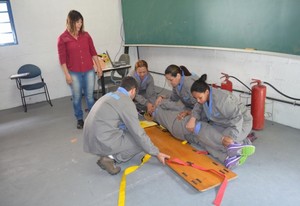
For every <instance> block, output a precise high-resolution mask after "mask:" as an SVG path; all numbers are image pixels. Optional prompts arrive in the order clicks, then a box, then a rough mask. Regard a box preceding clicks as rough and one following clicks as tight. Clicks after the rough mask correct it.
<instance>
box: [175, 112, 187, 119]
mask: <svg viewBox="0 0 300 206" xmlns="http://www.w3.org/2000/svg"><path fill="white" fill-rule="evenodd" d="M189 114H190V112H189V111H182V112H180V113H179V114H178V115H177V119H178V120H182V119H183V118H185V117H186V116H187V115H189Z"/></svg>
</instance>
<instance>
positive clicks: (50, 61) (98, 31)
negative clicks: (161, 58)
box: [0, 0, 122, 110]
mask: <svg viewBox="0 0 300 206" xmlns="http://www.w3.org/2000/svg"><path fill="white" fill-rule="evenodd" d="M120 5H121V1H120V0H97V1H94V0H85V1H81V0H63V1H59V0H52V1H46V0H26V1H11V6H12V10H13V17H14V23H15V28H16V31H17V37H18V42H19V43H18V45H15V46H5V47H0V62H1V63H0V71H1V75H0V99H1V103H0V110H2V109H7V108H12V107H16V106H20V105H21V99H20V96H19V91H18V90H17V88H16V84H15V81H12V80H10V79H9V77H10V75H12V74H15V73H16V72H17V70H18V68H19V67H20V66H22V65H23V64H28V63H31V64H36V65H38V66H39V67H40V68H41V69H42V73H43V76H44V79H45V81H46V83H47V85H48V89H49V92H50V96H51V98H52V99H55V98H59V97H64V96H69V95H70V89H69V87H68V86H67V84H66V83H65V79H64V75H63V72H62V70H61V67H60V65H59V61H58V55H57V46H56V45H57V38H58V36H59V35H60V34H61V33H62V32H63V31H64V30H65V28H66V27H65V25H66V17H67V14H68V12H69V11H70V10H72V9H75V10H78V11H79V12H80V13H81V14H82V15H83V17H84V23H85V30H86V31H88V32H89V33H90V35H91V36H92V38H93V40H94V44H95V47H96V50H97V52H98V53H100V52H103V51H105V50H106V49H107V50H109V51H110V53H111V55H112V56H115V55H117V52H118V50H119V48H120V46H121V44H122V42H121V41H122V39H121V35H120V29H121V21H122V16H121V6H120ZM43 99H44V97H43V96H42V95H38V96H32V97H31V99H30V100H29V103H31V102H36V101H41V100H43Z"/></svg>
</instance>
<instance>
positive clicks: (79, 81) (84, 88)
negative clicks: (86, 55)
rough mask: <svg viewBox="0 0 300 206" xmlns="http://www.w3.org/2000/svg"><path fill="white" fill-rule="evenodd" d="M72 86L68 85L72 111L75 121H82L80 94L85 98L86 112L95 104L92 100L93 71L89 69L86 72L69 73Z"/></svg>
mask: <svg viewBox="0 0 300 206" xmlns="http://www.w3.org/2000/svg"><path fill="white" fill-rule="evenodd" d="M69 73H70V75H71V77H72V80H73V82H72V84H70V87H71V91H72V100H73V109H74V113H75V117H76V119H77V120H80V119H83V112H82V108H81V100H82V93H83V95H84V97H85V100H86V104H87V107H88V110H89V111H90V110H91V108H92V106H93V105H94V103H95V100H94V95H93V93H94V84H95V70H94V69H91V70H90V71H87V72H71V71H69Z"/></svg>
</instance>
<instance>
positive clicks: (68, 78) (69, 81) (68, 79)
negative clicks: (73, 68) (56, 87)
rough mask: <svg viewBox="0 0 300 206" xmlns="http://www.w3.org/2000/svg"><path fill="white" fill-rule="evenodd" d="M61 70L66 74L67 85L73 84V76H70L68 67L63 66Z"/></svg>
mask: <svg viewBox="0 0 300 206" xmlns="http://www.w3.org/2000/svg"><path fill="white" fill-rule="evenodd" d="M61 68H62V70H63V72H64V74H65V78H66V82H67V84H72V82H73V80H72V77H71V75H70V73H69V70H68V68H67V65H66V64H62V65H61Z"/></svg>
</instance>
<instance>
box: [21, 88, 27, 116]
mask: <svg viewBox="0 0 300 206" xmlns="http://www.w3.org/2000/svg"><path fill="white" fill-rule="evenodd" d="M20 95H21V100H22V105H23V108H24V112H27V105H26V100H25V94H24V90H23V89H20Z"/></svg>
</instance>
